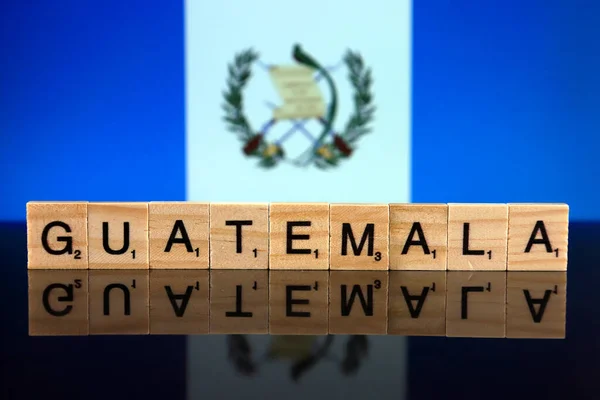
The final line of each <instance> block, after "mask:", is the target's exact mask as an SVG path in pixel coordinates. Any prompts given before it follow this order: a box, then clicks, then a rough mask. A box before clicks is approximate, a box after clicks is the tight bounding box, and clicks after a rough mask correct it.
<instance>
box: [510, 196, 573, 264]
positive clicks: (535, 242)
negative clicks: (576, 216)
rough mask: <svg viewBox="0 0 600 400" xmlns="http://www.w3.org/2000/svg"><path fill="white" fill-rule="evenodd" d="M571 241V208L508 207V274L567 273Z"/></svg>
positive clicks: (544, 205)
mask: <svg viewBox="0 0 600 400" xmlns="http://www.w3.org/2000/svg"><path fill="white" fill-rule="evenodd" d="M568 241H569V206H568V205H566V204H509V205H508V270H509V271H566V270H567V250H568V244H569V243H568Z"/></svg>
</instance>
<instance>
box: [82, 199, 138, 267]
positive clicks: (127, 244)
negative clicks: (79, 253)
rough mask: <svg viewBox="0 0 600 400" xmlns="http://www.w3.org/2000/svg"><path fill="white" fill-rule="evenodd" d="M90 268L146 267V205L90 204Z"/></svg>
mask: <svg viewBox="0 0 600 400" xmlns="http://www.w3.org/2000/svg"><path fill="white" fill-rule="evenodd" d="M88 243H89V264H90V269H148V204H147V203H89V204H88Z"/></svg>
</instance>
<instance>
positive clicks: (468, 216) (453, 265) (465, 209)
mask: <svg viewBox="0 0 600 400" xmlns="http://www.w3.org/2000/svg"><path fill="white" fill-rule="evenodd" d="M507 244H508V206H507V205H506V204H450V205H449V207H448V270H451V271H506V249H507Z"/></svg>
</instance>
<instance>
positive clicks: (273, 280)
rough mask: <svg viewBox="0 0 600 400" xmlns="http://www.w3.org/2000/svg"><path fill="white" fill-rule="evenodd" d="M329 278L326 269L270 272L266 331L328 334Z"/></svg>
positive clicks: (274, 332) (292, 333)
mask: <svg viewBox="0 0 600 400" xmlns="http://www.w3.org/2000/svg"><path fill="white" fill-rule="evenodd" d="M328 281H329V273H328V272H327V271H270V273H269V333H270V334H272V335H325V334H327V328H328V315H327V309H328V300H329V297H328V291H329V290H328V289H329V287H328Z"/></svg>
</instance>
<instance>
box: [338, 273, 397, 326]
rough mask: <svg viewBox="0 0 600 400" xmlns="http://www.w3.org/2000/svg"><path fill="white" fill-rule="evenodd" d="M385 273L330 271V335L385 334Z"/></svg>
mask: <svg viewBox="0 0 600 400" xmlns="http://www.w3.org/2000/svg"><path fill="white" fill-rule="evenodd" d="M387 307H388V272H387V271H331V272H330V274H329V333H330V334H354V335H385V334H386V333H387V317H388V312H387Z"/></svg>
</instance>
